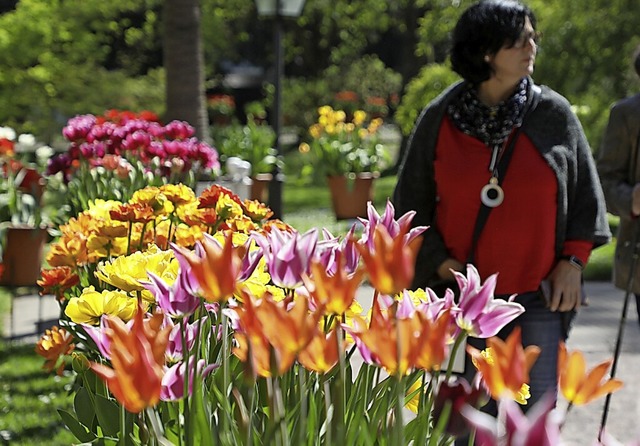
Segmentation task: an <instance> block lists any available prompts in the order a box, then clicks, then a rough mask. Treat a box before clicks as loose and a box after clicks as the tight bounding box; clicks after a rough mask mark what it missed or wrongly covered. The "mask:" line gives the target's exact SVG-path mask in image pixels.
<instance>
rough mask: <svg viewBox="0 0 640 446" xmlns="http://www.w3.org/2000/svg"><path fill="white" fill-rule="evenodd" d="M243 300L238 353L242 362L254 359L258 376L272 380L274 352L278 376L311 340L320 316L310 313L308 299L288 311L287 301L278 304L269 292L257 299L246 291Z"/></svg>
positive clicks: (237, 310)
mask: <svg viewBox="0 0 640 446" xmlns="http://www.w3.org/2000/svg"><path fill="white" fill-rule="evenodd" d="M242 301H243V307H241V308H236V313H237V314H238V317H239V319H240V327H241V329H240V330H239V331H238V332H236V340H237V341H238V347H237V348H236V349H235V350H234V354H235V355H236V356H238V358H240V360H242V361H247V360H251V365H252V368H253V371H254V373H256V374H257V375H259V376H263V377H268V376H272V374H273V371H272V370H271V368H272V367H271V362H270V361H271V352H272V350H273V352H274V353H275V355H276V361H277V373H278V374H283V373H284V372H286V371H287V370H288V369H289V368H290V367H291V365H292V364H293V361H294V360H295V357H296V355H297V354H298V353H299V352H300V351H301V350H302V349H304V348H305V347H306V346H307V344H309V342H310V341H311V339H312V337H313V336H314V334H315V332H316V330H317V325H318V319H319V317H320V316H319V314H317V313H314V314H310V313H309V305H308V302H307V299H306V298H304V297H301V298H298V299H296V300H295V302H294V303H293V305H292V306H291V308H287V305H286V301H280V302H275V301H274V300H273V299H272V298H271V295H270V294H269V293H268V292H267V293H265V295H264V297H263V298H262V299H257V300H256V299H255V298H254V297H253V296H251V295H249V294H248V293H247V292H243V299H242ZM249 355H251V357H249Z"/></svg>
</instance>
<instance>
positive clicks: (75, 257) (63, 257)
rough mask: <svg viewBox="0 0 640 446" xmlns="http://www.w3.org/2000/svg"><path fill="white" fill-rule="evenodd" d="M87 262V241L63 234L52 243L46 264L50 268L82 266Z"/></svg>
mask: <svg viewBox="0 0 640 446" xmlns="http://www.w3.org/2000/svg"><path fill="white" fill-rule="evenodd" d="M87 261H88V257H87V240H86V238H84V237H81V236H78V234H74V233H70V234H63V235H62V237H60V238H59V239H58V240H57V241H56V242H55V243H52V244H51V246H50V248H49V252H48V253H47V262H48V263H49V265H51V266H71V267H75V266H78V265H84V264H86V263H87Z"/></svg>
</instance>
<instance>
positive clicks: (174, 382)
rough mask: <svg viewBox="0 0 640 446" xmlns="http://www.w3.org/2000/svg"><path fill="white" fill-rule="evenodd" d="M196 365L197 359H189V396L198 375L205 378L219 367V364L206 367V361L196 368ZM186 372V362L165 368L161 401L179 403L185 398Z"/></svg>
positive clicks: (202, 360)
mask: <svg viewBox="0 0 640 446" xmlns="http://www.w3.org/2000/svg"><path fill="white" fill-rule="evenodd" d="M195 364H196V363H195V358H194V357H191V358H189V390H188V392H189V396H191V395H192V394H193V381H194V378H195V375H196V373H197V374H198V375H201V376H202V378H204V377H206V376H207V375H208V374H209V373H211V371H212V370H214V369H216V368H218V367H219V366H218V365H217V364H210V365H208V366H206V367H205V360H204V359H200V360H199V361H198V363H197V366H195ZM194 366H195V367H194ZM186 371H187V368H186V366H185V363H184V362H179V363H177V364H175V365H173V366H171V367H168V368H166V367H165V372H164V376H163V377H162V390H161V391H160V400H162V401H178V400H181V399H182V398H184V381H185V373H186Z"/></svg>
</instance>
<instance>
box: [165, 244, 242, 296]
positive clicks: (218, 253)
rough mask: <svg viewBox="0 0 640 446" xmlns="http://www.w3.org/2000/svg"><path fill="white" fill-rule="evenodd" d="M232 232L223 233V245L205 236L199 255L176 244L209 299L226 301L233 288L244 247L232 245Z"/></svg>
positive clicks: (240, 265)
mask: <svg viewBox="0 0 640 446" xmlns="http://www.w3.org/2000/svg"><path fill="white" fill-rule="evenodd" d="M232 235H233V234H232V233H231V232H229V233H227V234H225V236H224V245H223V246H222V247H220V245H218V243H217V242H216V241H215V240H214V239H212V238H209V237H205V238H204V239H203V240H202V241H201V242H200V243H201V244H202V248H203V250H204V255H203V256H202V257H199V256H198V255H197V254H196V253H195V252H193V251H191V250H189V249H185V248H176V249H177V250H178V251H179V252H180V253H181V254H182V255H183V256H184V258H185V259H186V261H187V262H188V263H189V266H191V272H192V273H193V275H194V277H195V278H196V280H197V281H198V284H199V285H200V288H201V290H202V294H203V297H204V299H205V300H207V301H208V302H223V301H226V300H227V299H229V297H231V296H232V295H233V292H234V291H235V289H236V283H237V281H238V277H239V276H240V273H241V267H242V256H241V253H242V252H243V250H244V248H243V247H238V248H234V246H233V243H232V241H231V238H232Z"/></svg>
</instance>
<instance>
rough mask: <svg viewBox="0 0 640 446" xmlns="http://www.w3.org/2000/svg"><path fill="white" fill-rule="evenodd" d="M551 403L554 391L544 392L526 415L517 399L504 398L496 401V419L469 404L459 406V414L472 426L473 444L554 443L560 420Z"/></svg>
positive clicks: (550, 445)
mask: <svg viewBox="0 0 640 446" xmlns="http://www.w3.org/2000/svg"><path fill="white" fill-rule="evenodd" d="M554 406H555V398H554V395H553V394H551V393H548V394H546V395H545V396H544V397H543V398H542V399H541V400H539V401H538V402H537V403H536V404H535V405H534V406H533V407H532V408H531V409H530V410H529V412H527V415H524V414H523V413H522V409H521V408H520V406H519V405H518V403H516V402H515V401H513V400H512V399H510V398H504V399H501V400H500V401H499V404H498V418H497V419H495V418H493V417H491V416H489V415H487V414H485V413H482V412H480V411H478V410H476V409H473V408H472V407H470V406H466V407H464V408H462V416H463V417H465V418H466V419H467V421H468V422H469V423H470V424H471V425H472V426H473V427H474V428H475V429H476V442H475V444H477V445H481V446H498V445H503V444H508V445H513V446H555V445H557V444H560V422H561V420H560V417H559V415H558V413H557V412H556V411H554V410H553V409H554Z"/></svg>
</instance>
